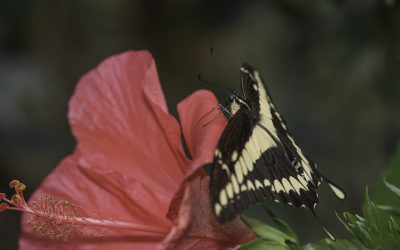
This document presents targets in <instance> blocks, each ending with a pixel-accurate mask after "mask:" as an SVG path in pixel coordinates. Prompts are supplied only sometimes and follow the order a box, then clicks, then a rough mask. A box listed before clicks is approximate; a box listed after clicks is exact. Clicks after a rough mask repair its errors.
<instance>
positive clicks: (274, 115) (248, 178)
mask: <svg viewBox="0 0 400 250" xmlns="http://www.w3.org/2000/svg"><path fill="white" fill-rule="evenodd" d="M241 82H242V91H243V97H244V99H245V101H246V103H247V104H248V107H249V108H246V107H241V108H240V109H239V110H238V111H237V112H236V113H235V115H234V116H233V117H232V118H231V120H230V121H229V123H228V126H227V127H226V129H225V130H224V132H223V134H222V136H221V138H220V141H219V144H218V147H217V150H216V152H215V157H214V164H213V168H212V173H211V189H210V192H211V200H212V204H213V206H214V207H213V209H214V213H215V215H216V217H217V219H218V221H220V222H225V221H228V220H230V219H232V218H234V217H235V216H236V215H237V214H239V213H240V212H242V211H243V210H245V209H246V208H247V207H248V206H249V205H251V204H254V203H257V202H262V201H264V200H265V199H266V198H270V199H272V200H274V201H276V202H283V203H287V204H289V205H294V206H296V207H300V206H304V207H307V208H309V209H311V210H313V209H314V207H315V206H316V204H317V203H318V197H317V194H316V191H315V189H316V187H317V186H318V185H319V184H320V183H321V180H322V178H323V177H322V176H321V175H320V174H319V173H318V171H317V170H316V167H315V164H314V163H313V162H312V161H311V160H310V159H309V158H307V157H306V156H305V155H304V154H303V152H302V151H301V149H300V148H299V147H298V146H297V144H296V143H295V142H294V140H293V138H292V136H291V135H290V133H289V131H288V130H287V127H286V123H285V121H284V120H283V118H282V116H281V115H280V114H279V113H278V111H277V110H276V108H275V105H274V104H273V102H272V98H271V97H270V95H269V92H268V90H267V88H266V86H265V84H264V82H263V80H262V79H261V77H260V76H259V74H258V72H257V71H255V70H254V69H253V68H252V67H251V66H249V65H247V64H244V65H243V67H242V68H241ZM294 162H296V164H294ZM296 166H298V167H299V168H300V170H301V171H299V169H297V168H296ZM330 184H332V183H330ZM332 185H334V184H332ZM335 188H337V190H338V193H339V195H337V196H338V197H339V196H341V195H343V197H344V193H340V192H341V190H340V189H339V188H338V187H336V186H335Z"/></svg>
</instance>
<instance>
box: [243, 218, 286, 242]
mask: <svg viewBox="0 0 400 250" xmlns="http://www.w3.org/2000/svg"><path fill="white" fill-rule="evenodd" d="M241 217H242V219H243V221H244V222H246V223H247V225H249V226H250V227H251V228H252V229H253V231H254V232H255V233H256V234H257V235H258V236H260V237H261V238H262V239H264V240H268V241H270V242H272V243H278V244H280V245H282V246H285V247H286V243H285V242H286V241H287V240H292V237H291V236H289V235H287V234H285V233H284V232H281V231H280V230H278V229H276V228H274V227H271V226H269V225H267V224H264V223H262V222H261V221H260V220H257V219H253V218H250V217H248V216H245V215H242V216H241Z"/></svg>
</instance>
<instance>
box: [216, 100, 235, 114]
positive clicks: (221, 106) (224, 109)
mask: <svg viewBox="0 0 400 250" xmlns="http://www.w3.org/2000/svg"><path fill="white" fill-rule="evenodd" d="M218 108H219V109H220V110H222V111H223V112H225V113H226V114H227V115H229V118H232V117H233V114H232V113H231V112H230V111H229V110H228V109H227V108H226V107H225V106H224V105H222V104H221V103H219V104H218Z"/></svg>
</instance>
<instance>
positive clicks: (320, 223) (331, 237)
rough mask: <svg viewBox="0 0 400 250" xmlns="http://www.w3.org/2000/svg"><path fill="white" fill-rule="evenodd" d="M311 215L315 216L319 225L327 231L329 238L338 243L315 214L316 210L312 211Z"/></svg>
mask: <svg viewBox="0 0 400 250" xmlns="http://www.w3.org/2000/svg"><path fill="white" fill-rule="evenodd" d="M310 210H311V213H312V214H313V215H314V217H315V219H317V221H318V223H319V225H320V226H321V227H322V229H323V230H324V231H325V233H326V234H327V235H328V237H329V238H330V239H331V240H333V241H336V238H335V237H334V236H333V235H332V234H331V233H330V232H329V231H328V229H326V227H325V226H324V225H323V224H322V222H321V220H320V219H319V218H318V216H317V214H316V213H315V210H314V209H310Z"/></svg>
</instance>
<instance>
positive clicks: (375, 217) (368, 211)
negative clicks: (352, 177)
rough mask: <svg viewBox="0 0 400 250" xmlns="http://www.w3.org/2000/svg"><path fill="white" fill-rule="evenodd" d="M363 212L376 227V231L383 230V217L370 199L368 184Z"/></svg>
mask: <svg viewBox="0 0 400 250" xmlns="http://www.w3.org/2000/svg"><path fill="white" fill-rule="evenodd" d="M363 213H364V215H365V217H366V219H367V220H368V222H369V223H370V225H371V226H372V227H374V229H375V230H376V231H380V230H382V228H383V224H382V218H381V216H380V214H379V210H378V208H377V207H376V206H375V204H374V203H373V202H372V201H371V200H370V199H369V194H368V186H367V187H366V188H365V201H364V206H363Z"/></svg>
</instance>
